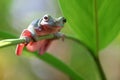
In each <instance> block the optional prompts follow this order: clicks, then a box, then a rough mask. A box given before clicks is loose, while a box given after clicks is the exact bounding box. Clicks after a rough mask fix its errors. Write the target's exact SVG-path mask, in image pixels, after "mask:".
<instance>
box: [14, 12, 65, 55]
mask: <svg viewBox="0 0 120 80" xmlns="http://www.w3.org/2000/svg"><path fill="white" fill-rule="evenodd" d="M64 23H66V19H65V18H64V17H59V18H53V17H51V16H50V15H48V14H46V15H44V16H43V17H42V18H40V19H37V20H34V21H33V22H32V23H31V24H30V25H29V26H28V28H27V29H24V30H23V32H22V33H21V36H20V38H25V39H26V43H20V44H18V45H17V47H16V51H15V53H16V55H18V56H19V55H21V54H22V50H23V48H24V47H25V46H26V48H27V50H28V51H30V52H35V51H38V53H39V54H41V55H42V54H43V53H45V52H46V50H47V49H48V47H49V46H50V44H51V42H52V41H53V40H55V39H56V38H55V39H44V40H38V37H40V36H44V35H48V34H53V35H55V36H56V37H57V38H63V36H64V35H63V34H62V33H60V30H61V29H62V28H63V26H64Z"/></svg>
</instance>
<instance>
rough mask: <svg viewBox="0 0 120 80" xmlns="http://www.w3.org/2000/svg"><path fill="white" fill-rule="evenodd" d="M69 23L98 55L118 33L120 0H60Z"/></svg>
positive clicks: (78, 36)
mask: <svg viewBox="0 0 120 80" xmlns="http://www.w3.org/2000/svg"><path fill="white" fill-rule="evenodd" d="M59 2H60V6H61V9H62V11H63V14H64V16H65V17H66V18H67V21H68V24H69V26H70V28H71V30H72V32H74V34H71V33H69V34H70V35H73V36H74V35H75V36H77V38H78V39H79V40H81V41H82V42H84V43H85V44H86V45H88V47H89V48H90V49H91V50H92V51H93V52H94V53H95V55H96V56H97V55H98V51H99V50H100V49H102V48H105V47H106V46H107V45H108V44H109V43H110V42H111V41H112V40H113V39H114V38H115V37H116V36H117V34H118V32H119V29H120V27H119V25H120V9H119V4H120V0H70V1H69V0H59Z"/></svg>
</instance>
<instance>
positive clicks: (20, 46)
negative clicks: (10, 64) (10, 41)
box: [15, 43, 25, 56]
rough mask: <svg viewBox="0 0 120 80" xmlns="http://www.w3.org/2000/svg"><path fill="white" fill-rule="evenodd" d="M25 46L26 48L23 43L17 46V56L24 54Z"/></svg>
mask: <svg viewBox="0 0 120 80" xmlns="http://www.w3.org/2000/svg"><path fill="white" fill-rule="evenodd" d="M24 46H25V44H23V43H21V44H18V45H17V47H16V51H15V54H16V55H17V56H20V55H21V54H22V51H23V48H24Z"/></svg>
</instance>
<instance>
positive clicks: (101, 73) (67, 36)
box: [65, 35, 106, 80]
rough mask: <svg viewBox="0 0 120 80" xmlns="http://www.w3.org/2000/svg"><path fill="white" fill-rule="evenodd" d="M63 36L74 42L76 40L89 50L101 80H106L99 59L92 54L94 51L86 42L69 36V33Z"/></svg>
mask: <svg viewBox="0 0 120 80" xmlns="http://www.w3.org/2000/svg"><path fill="white" fill-rule="evenodd" d="M65 37H66V38H68V39H70V40H73V41H75V42H77V43H79V44H81V45H82V46H84V47H85V48H86V49H87V50H88V51H89V52H90V55H91V57H92V58H93V60H94V61H95V64H96V66H97V68H98V71H99V73H100V76H101V78H102V80H106V77H105V74H104V71H103V68H102V66H101V63H100V60H99V58H98V57H96V56H95V55H94V52H93V51H92V50H91V49H90V48H89V47H88V46H87V45H86V44H84V43H83V42H81V41H80V40H78V39H77V38H75V37H73V36H69V35H66V36H65Z"/></svg>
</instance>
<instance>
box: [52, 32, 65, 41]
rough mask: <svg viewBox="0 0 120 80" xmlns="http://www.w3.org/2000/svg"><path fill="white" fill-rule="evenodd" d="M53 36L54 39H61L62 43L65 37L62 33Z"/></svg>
mask: <svg viewBox="0 0 120 80" xmlns="http://www.w3.org/2000/svg"><path fill="white" fill-rule="evenodd" d="M54 36H55V38H56V39H59V38H61V39H62V41H64V38H65V35H64V34H63V33H61V32H58V33H55V34H54Z"/></svg>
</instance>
